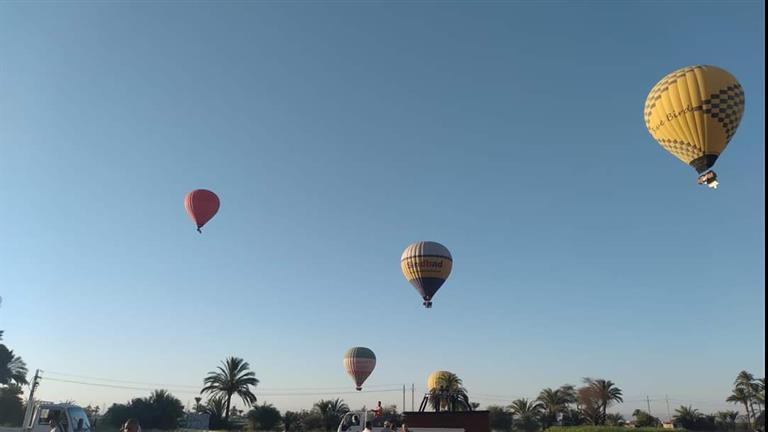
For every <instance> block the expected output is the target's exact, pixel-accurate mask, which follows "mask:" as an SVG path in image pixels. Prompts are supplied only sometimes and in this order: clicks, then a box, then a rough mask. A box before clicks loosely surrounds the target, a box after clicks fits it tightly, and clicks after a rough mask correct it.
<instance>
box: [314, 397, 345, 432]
mask: <svg viewBox="0 0 768 432" xmlns="http://www.w3.org/2000/svg"><path fill="white" fill-rule="evenodd" d="M314 408H315V409H316V410H317V411H318V412H319V413H320V418H322V422H323V427H324V428H325V430H328V431H330V430H333V429H335V428H336V426H338V425H339V422H340V421H341V418H342V417H343V416H344V414H346V413H348V412H349V407H348V406H347V404H346V403H344V401H343V400H342V399H338V398H337V399H332V400H322V399H321V400H319V401H318V402H316V403H315V406H314Z"/></svg>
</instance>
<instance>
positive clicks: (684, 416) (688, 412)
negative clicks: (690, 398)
mask: <svg viewBox="0 0 768 432" xmlns="http://www.w3.org/2000/svg"><path fill="white" fill-rule="evenodd" d="M673 419H674V421H675V423H677V424H679V425H680V426H682V427H683V428H684V429H688V430H693V431H710V430H715V429H717V424H716V421H715V417H714V416H705V415H703V414H701V413H700V412H699V410H697V409H695V408H692V407H690V406H681V407H680V408H677V409H676V410H675V416H674V417H673Z"/></svg>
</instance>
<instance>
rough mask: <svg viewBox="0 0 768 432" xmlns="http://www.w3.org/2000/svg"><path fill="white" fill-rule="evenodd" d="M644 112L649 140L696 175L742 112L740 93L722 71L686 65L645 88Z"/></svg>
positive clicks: (719, 148)
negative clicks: (683, 163) (647, 88)
mask: <svg viewBox="0 0 768 432" xmlns="http://www.w3.org/2000/svg"><path fill="white" fill-rule="evenodd" d="M644 114H645V125H646V127H647V128H648V132H650V134H651V136H653V138H654V139H655V140H656V141H658V142H659V144H661V146H662V147H664V149H665V150H667V151H668V152H670V153H672V154H673V155H674V156H675V157H677V158H678V159H680V160H681V161H683V162H685V163H686V164H689V165H691V166H692V167H693V168H694V169H696V171H698V172H699V173H700V174H701V173H704V172H706V171H707V170H709V169H710V168H711V167H712V166H713V165H714V164H715V161H716V160H717V158H718V157H719V156H720V154H721V153H722V152H723V151H724V150H725V147H726V146H727V145H728V143H729V142H730V141H731V138H733V135H734V134H735V133H736V128H738V126H739V123H740V122H741V117H742V115H743V114H744V90H743V89H742V87H741V84H739V82H738V81H737V80H736V78H734V77H733V75H731V74H730V73H728V71H726V70H724V69H720V68H718V67H715V66H689V67H685V68H682V69H679V70H676V71H674V72H672V73H671V74H669V75H667V76H665V77H664V78H662V80H661V81H659V82H658V83H657V84H656V85H655V86H654V87H653V88H652V89H651V92H650V93H649V94H648V97H647V98H646V101H645V113H644Z"/></svg>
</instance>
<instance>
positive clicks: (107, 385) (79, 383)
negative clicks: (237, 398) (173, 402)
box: [46, 378, 402, 397]
mask: <svg viewBox="0 0 768 432" xmlns="http://www.w3.org/2000/svg"><path fill="white" fill-rule="evenodd" d="M46 379H47V380H48V381H56V382H63V383H69V384H78V385H86V386H93V387H106V388H117V389H123V390H142V391H150V392H151V391H154V390H156V389H154V388H151V387H135V386H124V385H116V384H104V383H92V382H85V381H75V380H67V379H59V378H46ZM401 390H402V389H399V388H393V389H381V390H365V391H326V392H305V393H298V392H277V393H269V392H257V393H256V395H257V396H261V397H266V396H269V397H281V396H326V395H342V394H360V393H389V392H399V391H401ZM174 392H176V393H182V394H195V395H196V394H200V392H199V391H191V390H174Z"/></svg>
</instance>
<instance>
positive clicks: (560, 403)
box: [536, 388, 569, 429]
mask: <svg viewBox="0 0 768 432" xmlns="http://www.w3.org/2000/svg"><path fill="white" fill-rule="evenodd" d="M568 397H569V395H567V394H565V393H564V392H563V389H562V388H559V389H555V390H553V389H551V388H545V389H544V390H542V391H541V393H539V397H538V398H537V399H536V400H537V401H539V402H540V403H541V406H542V409H543V410H544V414H543V416H542V423H543V425H542V426H543V427H544V429H548V428H549V427H550V426H552V425H553V424H554V423H555V422H556V421H557V416H558V414H560V413H562V412H563V411H564V410H565V409H566V408H567V407H568V403H569V399H568Z"/></svg>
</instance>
